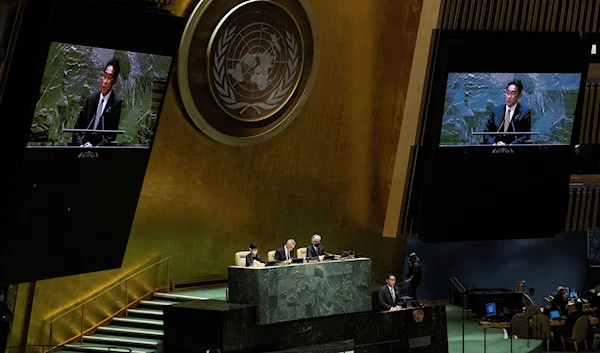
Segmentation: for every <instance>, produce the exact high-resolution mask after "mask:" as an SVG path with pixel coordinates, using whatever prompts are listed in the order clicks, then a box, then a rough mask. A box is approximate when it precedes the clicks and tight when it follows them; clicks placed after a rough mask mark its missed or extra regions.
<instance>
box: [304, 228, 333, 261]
mask: <svg viewBox="0 0 600 353" xmlns="http://www.w3.org/2000/svg"><path fill="white" fill-rule="evenodd" d="M310 240H311V243H312V244H311V245H309V246H307V247H306V259H307V260H323V258H324V257H325V256H328V255H329V254H328V253H326V252H325V248H324V247H323V245H321V236H320V235H319V234H315V235H313V236H312V238H311V239H310Z"/></svg>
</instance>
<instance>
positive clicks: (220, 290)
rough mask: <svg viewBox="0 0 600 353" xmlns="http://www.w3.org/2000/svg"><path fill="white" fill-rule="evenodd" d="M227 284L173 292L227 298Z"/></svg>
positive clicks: (193, 295)
mask: <svg viewBox="0 0 600 353" xmlns="http://www.w3.org/2000/svg"><path fill="white" fill-rule="evenodd" d="M226 289H227V285H223V286H218V287H207V288H198V289H188V290H182V291H177V292H173V294H183V295H189V296H192V297H202V298H209V299H214V300H227V295H226Z"/></svg>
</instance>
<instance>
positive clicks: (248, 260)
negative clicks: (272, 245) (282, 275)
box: [246, 254, 263, 267]
mask: <svg viewBox="0 0 600 353" xmlns="http://www.w3.org/2000/svg"><path fill="white" fill-rule="evenodd" d="M254 260H256V261H258V262H263V261H262V259H261V258H260V255H258V254H256V257H252V254H248V255H246V267H248V266H252V265H253V264H254Z"/></svg>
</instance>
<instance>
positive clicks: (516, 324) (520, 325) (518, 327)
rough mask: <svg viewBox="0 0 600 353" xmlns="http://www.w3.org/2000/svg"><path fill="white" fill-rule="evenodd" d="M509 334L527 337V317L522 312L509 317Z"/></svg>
mask: <svg viewBox="0 0 600 353" xmlns="http://www.w3.org/2000/svg"><path fill="white" fill-rule="evenodd" d="M510 329H511V335H513V336H514V335H516V336H517V337H519V338H529V318H528V317H527V315H525V314H523V313H518V314H515V316H513V317H512V319H510Z"/></svg>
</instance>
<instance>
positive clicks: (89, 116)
mask: <svg viewBox="0 0 600 353" xmlns="http://www.w3.org/2000/svg"><path fill="white" fill-rule="evenodd" d="M120 70H121V66H120V64H119V60H117V59H112V60H111V61H109V62H108V63H107V64H106V66H105V67H104V74H103V76H102V83H101V85H100V91H98V92H95V93H93V94H92V95H90V96H89V97H88V98H87V100H86V101H85V103H84V104H83V109H81V113H79V118H78V119H77V123H76V124H75V129H84V130H117V129H119V121H120V120H121V106H122V103H123V99H122V98H121V96H119V95H118V94H117V93H116V92H115V91H114V90H113V87H114V86H115V85H116V84H117V83H118V82H119V72H120ZM116 138H117V134H116V133H97V132H76V133H74V134H73V144H75V145H76V146H80V147H92V146H103V145H108V144H110V143H111V142H113V141H115V139H116Z"/></svg>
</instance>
